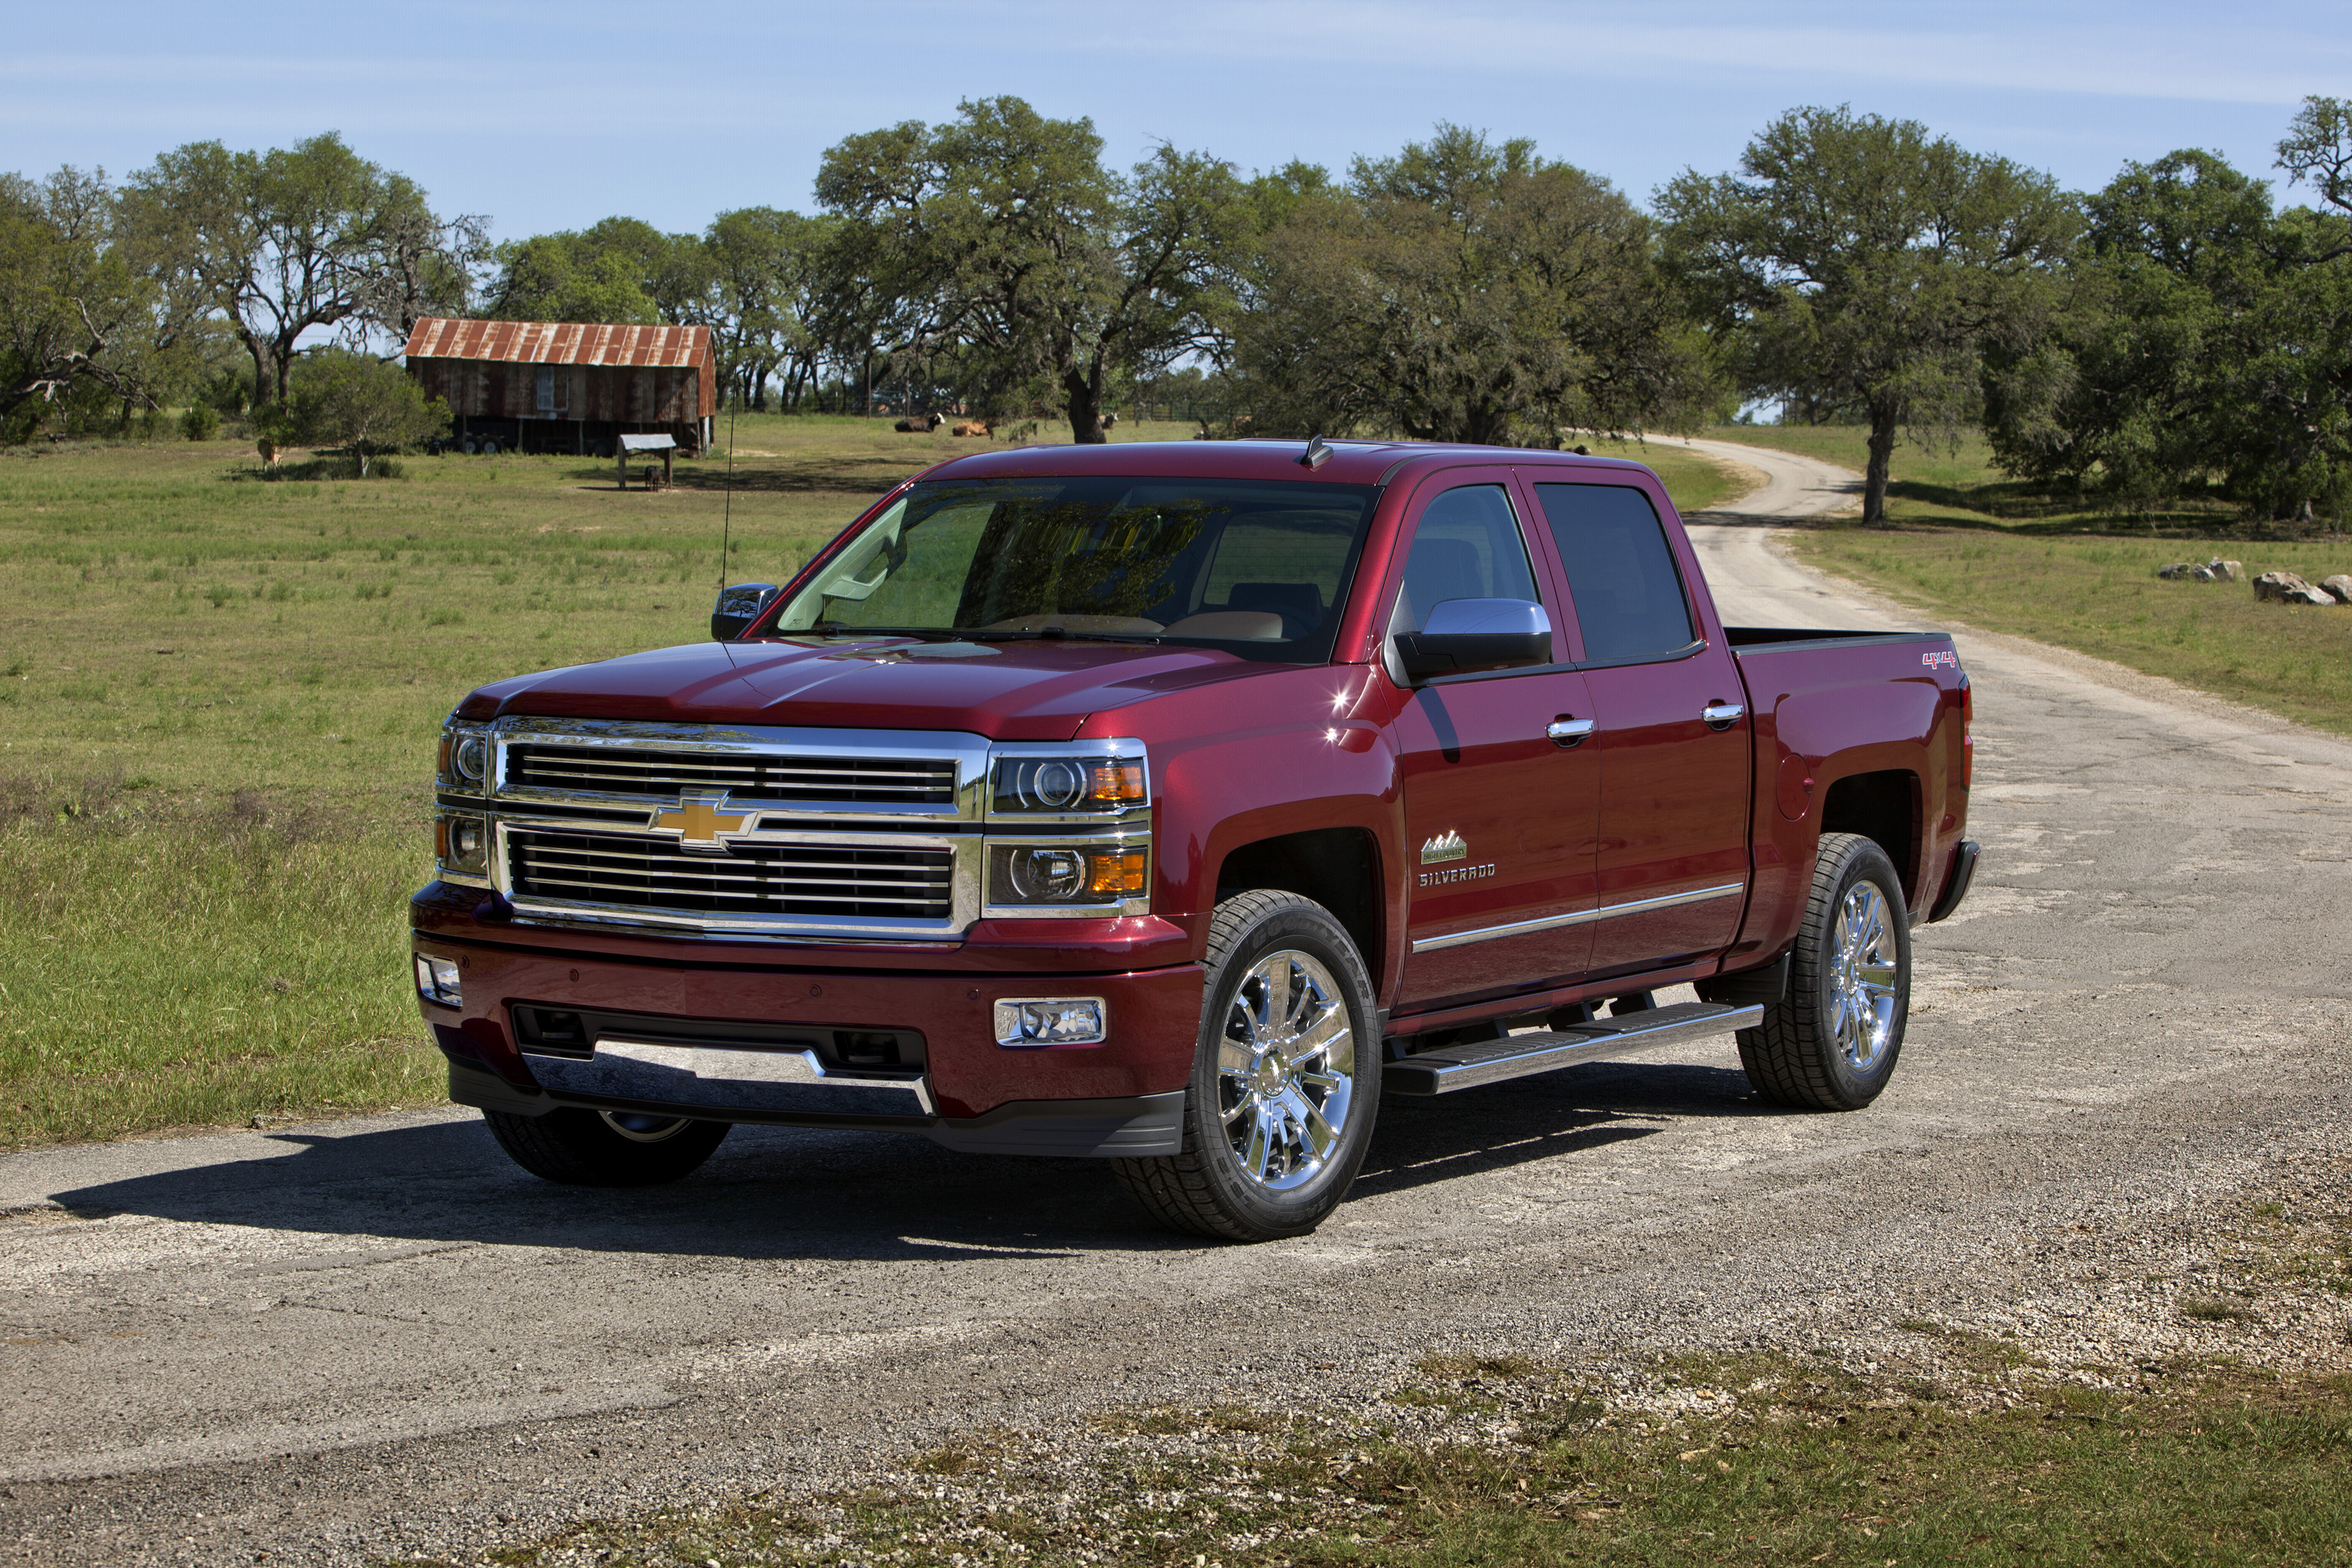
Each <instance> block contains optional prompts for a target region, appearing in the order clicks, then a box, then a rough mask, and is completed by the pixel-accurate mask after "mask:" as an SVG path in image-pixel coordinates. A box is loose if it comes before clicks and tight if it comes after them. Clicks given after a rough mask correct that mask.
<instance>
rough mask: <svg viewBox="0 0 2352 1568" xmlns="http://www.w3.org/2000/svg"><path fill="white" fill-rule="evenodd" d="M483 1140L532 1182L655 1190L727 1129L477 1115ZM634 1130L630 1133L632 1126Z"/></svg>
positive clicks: (592, 1117) (565, 1113) (685, 1170)
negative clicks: (491, 1141)
mask: <svg viewBox="0 0 2352 1568" xmlns="http://www.w3.org/2000/svg"><path fill="white" fill-rule="evenodd" d="M482 1119H483V1120H484V1121H488V1123H489V1124H490V1136H491V1137H493V1138H495V1139H497V1140H498V1141H499V1148H501V1149H504V1150H505V1151H506V1152H507V1153H508V1154H509V1156H510V1157H511V1158H512V1159H513V1161H514V1163H516V1164H518V1165H520V1166H521V1167H522V1168H523V1169H524V1170H526V1171H529V1172H530V1173H531V1174H532V1175H534V1176H540V1177H543V1178H544V1179H546V1180H548V1181H551V1182H562V1184H565V1185H566V1186H572V1187H657V1186H659V1185H661V1184H663V1183H664V1182H675V1181H677V1179H678V1178H679V1177H680V1176H684V1175H688V1174H689V1173H692V1172H693V1171H694V1170H695V1169H696V1168H697V1167H698V1166H699V1165H700V1164H701V1163H703V1162H704V1161H705V1160H708V1159H709V1158H710V1152H711V1151H712V1150H714V1149H716V1148H718V1147H719V1141H720V1140H721V1139H723V1138H725V1137H726V1136H727V1130H728V1129H729V1128H730V1126H732V1125H733V1123H732V1122H727V1121H686V1120H684V1119H682V1118H663V1117H657V1116H636V1115H632V1114H630V1113H628V1112H616V1113H614V1115H613V1116H611V1117H609V1118H608V1117H607V1116H605V1115H604V1113H602V1112H600V1111H594V1110H579V1109H577V1108H576V1107H566V1108H564V1109H563V1110H551V1111H549V1112H548V1113H547V1114H546V1115H544V1116H517V1115H514V1114H513V1113H511V1112H509V1111H504V1110H485V1111H483V1112H482ZM633 1124H635V1125H633Z"/></svg>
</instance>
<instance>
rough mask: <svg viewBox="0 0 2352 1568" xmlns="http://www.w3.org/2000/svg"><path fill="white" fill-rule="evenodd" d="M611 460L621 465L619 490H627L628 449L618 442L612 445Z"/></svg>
mask: <svg viewBox="0 0 2352 1568" xmlns="http://www.w3.org/2000/svg"><path fill="white" fill-rule="evenodd" d="M613 460H614V462H616V463H618V464H620V465H621V486H620V488H621V489H628V488H629V449H628V448H627V447H624V446H622V445H621V444H620V443H619V442H618V441H615V442H614V443H613Z"/></svg>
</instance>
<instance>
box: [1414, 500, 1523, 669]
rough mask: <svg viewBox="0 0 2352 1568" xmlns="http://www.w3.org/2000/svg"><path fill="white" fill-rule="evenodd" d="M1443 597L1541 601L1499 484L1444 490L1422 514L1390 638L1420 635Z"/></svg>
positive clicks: (1512, 516) (1444, 598) (1511, 514)
mask: <svg viewBox="0 0 2352 1568" xmlns="http://www.w3.org/2000/svg"><path fill="white" fill-rule="evenodd" d="M1448 599H1526V600H1529V601H1531V602H1535V603H1541V601H1542V595H1539V594H1538V593H1537V592H1536V576H1535V573H1534V571H1533V570H1532V569H1531V568H1529V566H1528V547H1527V542H1526V541H1524V540H1522V539H1521V538H1520V537H1519V522H1518V519H1517V517H1516V516H1514V515H1513V513H1512V511H1511V503H1510V500H1509V498H1508V497H1507V496H1506V495H1505V494H1504V493H1503V487H1502V486H1500V485H1464V486H1462V487H1461V488H1460V489H1451V490H1447V491H1446V492H1445V493H1444V495H1441V496H1439V497H1438V498H1437V499H1436V500H1433V501H1431V502H1430V503H1429V506H1428V508H1427V509H1426V510H1423V512H1422V514H1421V523H1420V525H1419V526H1418V527H1417V528H1415V529H1414V530H1413V535H1412V553H1411V554H1410V555H1407V556H1406V557H1405V560H1404V589H1403V591H1402V593H1400V594H1399V595H1397V606H1396V614H1395V615H1394V616H1391V618H1390V621H1389V632H1390V635H1391V636H1394V635H1395V634H1396V633H1398V632H1417V631H1419V630H1420V629H1421V628H1422V625H1423V622H1425V621H1427V620H1428V619H1429V612H1430V608H1431V606H1433V605H1441V604H1444V602H1445V601H1446V600H1448Z"/></svg>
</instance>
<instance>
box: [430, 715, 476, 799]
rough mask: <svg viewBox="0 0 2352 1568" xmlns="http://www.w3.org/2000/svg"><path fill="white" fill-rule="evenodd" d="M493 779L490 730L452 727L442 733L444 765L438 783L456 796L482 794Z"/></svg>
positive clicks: (442, 760) (437, 778) (436, 780)
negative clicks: (491, 773) (491, 776)
mask: <svg viewBox="0 0 2352 1568" xmlns="http://www.w3.org/2000/svg"><path fill="white" fill-rule="evenodd" d="M489 777H490V736H489V731H487V730H472V729H460V728H458V727H457V726H455V725H452V726H451V727H449V728H448V729H446V730H444V731H441V765H440V768H439V770H438V776H437V777H436V779H435V780H434V782H435V784H437V785H439V786H440V787H441V788H442V789H443V790H445V791H447V792H449V793H450V794H453V795H480V794H481V793H482V792H483V790H484V789H485V788H486V787H487V786H488V783H489Z"/></svg>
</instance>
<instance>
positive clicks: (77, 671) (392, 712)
mask: <svg viewBox="0 0 2352 1568" xmlns="http://www.w3.org/2000/svg"><path fill="white" fill-rule="evenodd" d="M1047 433H1048V434H1051V432H1047ZM1190 434H1191V427H1189V426H1172V425H1161V426H1152V425H1144V426H1121V427H1120V428H1119V430H1118V436H1119V437H1120V438H1121V439H1122V440H1135V439H1154V438H1160V439H1165V438H1177V439H1181V438H1184V437H1188V436H1189V435H1190ZM735 444H736V457H737V462H736V469H735V476H734V491H733V499H732V500H731V503H730V501H729V500H728V498H727V493H726V486H727V479H726V465H725V463H724V461H723V460H713V461H704V462H697V463H688V464H683V465H681V466H680V468H679V482H678V484H677V487H676V488H675V489H669V490H667V491H662V492H657V493H652V494H647V493H645V492H643V491H638V490H631V491H628V492H625V493H624V492H620V491H617V490H615V489H614V488H613V476H612V469H611V468H610V467H609V466H608V465H606V464H603V463H599V462H594V461H589V460H575V459H570V458H514V457H508V458H495V459H491V458H463V457H457V456H450V457H445V458H404V459H402V460H401V461H400V464H399V467H400V477H398V478H395V479H370V480H366V481H364V482H362V481H355V480H320V479H269V478H267V477H265V476H264V475H263V473H262V471H261V469H260V468H259V467H258V465H257V463H256V461H255V459H254V458H253V456H252V454H251V452H250V451H249V450H247V448H244V447H239V446H234V445H231V444H229V443H225V442H224V443H214V444H208V445H195V444H191V443H187V442H166V443H159V444H154V445H147V446H141V445H101V444H90V445H86V446H70V447H61V448H56V449H51V448H47V447H40V448H20V449H17V450H14V451H7V452H0V942H5V946H6V950H7V951H8V952H9V953H10V955H11V956H10V960H9V962H8V963H6V964H5V965H0V1145H19V1144H24V1143H28V1142H46V1141H53V1140H58V1139H76V1138H97V1137H108V1136H113V1135H119V1134H121V1133H126V1132H135V1131H151V1130H154V1129H158V1128H165V1127H176V1126H185V1125H193V1124H221V1123H234V1122H242V1121H247V1120H248V1119H250V1118H252V1117H255V1116H260V1115H284V1114H293V1113H307V1112H313V1111H321V1110H362V1109H382V1108H384V1107H389V1106H394V1105H406V1104H418V1103H429V1102H432V1101H434V1100H438V1099H439V1098H440V1094H441V1086H440V1081H439V1079H440V1068H439V1058H438V1057H437V1055H436V1053H434V1052H433V1051H432V1050H431V1049H430V1047H427V1046H426V1045H425V1042H424V1040H423V1037H422V1032H421V1028H420V1026H419V1025H418V1022H417V1019H416V1015H415V1005H414V1003H413V1002H412V1000H411V998H410V994H409V990H408V987H407V984H406V978H405V970H404V962H403V952H404V931H405V929H406V927H405V908H404V904H405V900H406V897H407V894H408V893H409V892H410V891H411V890H412V889H414V888H415V886H416V885H417V884H418V883H419V882H421V881H422V880H423V879H424V877H425V870H426V859H427V823H428V821H429V818H428V816H427V790H426V781H427V777H428V773H429V768H430V758H431V754H432V749H433V743H434V739H435V736H436V731H437V728H438V725H439V723H440V721H441V718H442V716H443V715H444V714H446V713H447V712H448V710H449V709H450V708H451V707H452V706H453V705H454V704H455V703H456V702H457V699H459V698H460V697H462V696H463V695H465V693H466V692H467V690H468V689H471V688H472V687H474V686H476V685H478V684H479V683H480V682H482V681H485V680H489V679H497V678H499V677H500V676H507V675H514V674H520V673H522V672H524V671H528V670H533V669H544V668H551V667H554V666H559V665H566V664H576V663H580V662H583V661H585V660H590V659H596V658H608V657H610V656H612V655H614V654H619V653H626V652H630V651H633V650H635V649H639V648H646V647H662V646H665V645H667V644H671V643H678V642H686V641H691V640H694V639H697V638H699V637H703V636H705V635H707V628H708V626H709V610H710V601H711V595H712V592H713V590H714V588H715V586H716V584H717V582H718V577H719V534H720V521H721V516H722V512H726V511H731V517H732V523H731V539H732V559H731V562H730V569H729V576H730V579H732V580H738V581H740V580H744V579H758V578H770V579H775V580H782V578H783V576H784V575H786V574H788V573H790V572H791V571H792V570H793V567H794V566H795V565H797V564H798V563H802V562H804V561H805V560H807V559H808V557H809V554H810V552H812V551H814V549H816V548H817V547H818V546H819V545H821V544H822V543H823V542H824V541H825V540H826V539H828V538H830V537H831V536H832V535H833V534H834V533H835V531H838V530H839V529H840V527H841V526H842V525H843V524H844V523H845V522H847V521H849V520H850V519H851V518H853V517H854V516H856V513H857V512H858V511H859V510H862V509H863V508H864V507H865V506H866V504H867V502H868V501H869V500H872V498H874V497H875V496H877V495H878V494H880V493H881V492H882V491H883V490H884V489H887V488H888V487H889V486H890V485H891V484H892V483H894V482H896V481H897V480H898V479H899V478H900V477H902V476H903V475H905V474H906V473H908V471H910V470H911V469H913V468H918V467H920V466H922V465H924V464H927V463H929V462H933V461H937V460H938V459H940V458H943V457H946V456H949V455H951V454H953V453H956V452H960V451H970V450H971V449H972V448H973V444H972V443H971V442H970V441H958V440H956V439H954V438H953V437H950V436H949V435H948V434H947V433H946V432H945V431H940V432H938V433H935V434H931V435H926V436H902V435H898V434H896V433H894V432H892V431H891V430H890V429H889V428H888V426H887V424H885V423H883V422H879V421H863V420H856V419H827V418H793V419H784V418H778V417H760V416H746V417H745V418H744V419H743V420H742V421H741V424H740V428H739V430H738V432H737V434H736V443H735ZM1632 451H1633V455H1634V456H1636V457H1641V456H1644V455H1646V456H1648V457H1651V458H1655V459H1656V466H1657V467H1658V468H1660V470H1661V471H1662V473H1664V476H1665V478H1666V479H1667V482H1668V485H1669V487H1670V488H1671V489H1673V491H1674V493H1675V495H1676V498H1677V500H1681V501H1682V503H1683V504H1685V506H1694V505H1700V504H1705V501H1706V500H1708V499H1711V498H1712V495H1713V494H1714V493H1716V491H1717V490H1719V489H1720V487H1721V485H1722V483H1723V481H1722V479H1721V475H1720V472H1719V470H1717V468H1714V467H1713V466H1712V465H1710V464H1707V463H1706V462H1704V461H1703V460H1700V459H1696V458H1692V457H1690V455H1689V454H1687V453H1683V452H1679V451H1675V450H1673V449H1671V448H1664V447H1657V448H1650V449H1648V450H1647V453H1646V454H1644V453H1643V449H1641V448H1638V447H1636V448H1633V449H1632ZM1708 487H1715V489H1712V490H1711V489H1708Z"/></svg>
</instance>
